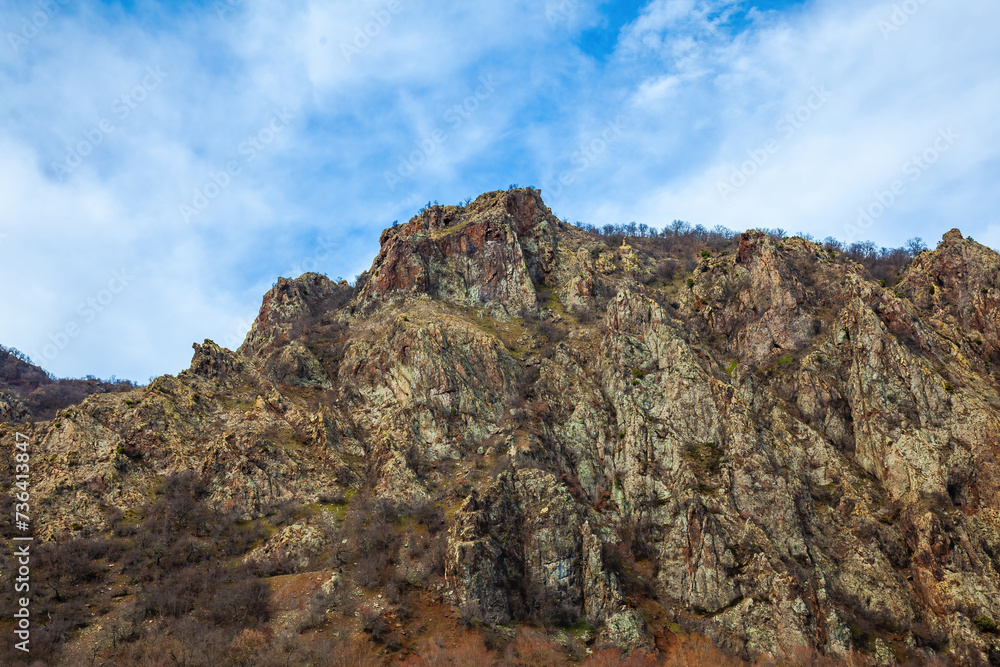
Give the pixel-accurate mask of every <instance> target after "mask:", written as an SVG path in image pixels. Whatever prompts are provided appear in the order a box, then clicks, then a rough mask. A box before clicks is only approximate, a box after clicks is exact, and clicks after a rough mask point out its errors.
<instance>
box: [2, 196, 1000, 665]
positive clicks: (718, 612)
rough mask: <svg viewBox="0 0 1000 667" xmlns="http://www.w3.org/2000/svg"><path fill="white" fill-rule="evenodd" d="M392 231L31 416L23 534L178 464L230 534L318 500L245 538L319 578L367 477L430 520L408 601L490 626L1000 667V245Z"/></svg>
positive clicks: (262, 554) (455, 224) (540, 230)
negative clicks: (357, 259) (237, 326)
mask: <svg viewBox="0 0 1000 667" xmlns="http://www.w3.org/2000/svg"><path fill="white" fill-rule="evenodd" d="M380 241H381V246H382V247H381V251H380V253H379V255H378V257H377V258H376V259H375V261H374V263H373V265H372V268H371V270H370V271H368V272H366V273H365V274H363V275H362V277H361V279H360V280H359V281H358V284H357V285H355V286H351V285H348V284H347V283H343V282H342V283H333V282H332V281H330V280H328V279H326V278H325V277H323V276H320V275H317V274H306V275H303V276H301V277H299V278H296V279H294V280H286V279H281V280H279V282H278V284H277V285H276V286H275V288H274V289H272V290H271V291H270V292H269V293H268V294H267V295H266V296H265V297H264V302H263V305H262V308H261V312H260V315H259V316H258V318H257V320H256V322H255V323H254V325H253V328H252V329H251V331H250V332H249V334H248V336H247V338H246V341H245V342H244V343H243V345H242V346H241V347H240V348H239V349H238V350H235V351H230V350H226V349H223V348H220V347H219V346H217V345H215V344H214V343H212V342H211V341H205V343H204V344H202V345H195V354H194V358H193V361H192V364H191V367H190V369H189V370H187V371H185V372H183V373H181V374H180V375H179V376H177V377H171V376H165V377H162V378H158V379H157V380H155V381H154V382H152V383H151V384H150V385H149V386H147V387H143V388H141V389H137V390H135V391H132V392H129V393H123V394H107V395H97V396H91V397H90V398H88V399H87V400H85V401H84V402H83V403H81V404H80V405H78V406H74V407H71V408H68V409H65V410H62V411H61V412H60V413H59V414H58V415H57V416H56V417H55V418H54V419H52V420H49V421H40V422H33V423H29V424H25V425H21V426H18V429H19V430H21V431H22V432H24V433H27V434H28V435H29V437H30V438H31V439H32V441H33V442H34V443H35V444H34V447H35V451H36V459H35V460H36V461H37V464H36V467H35V468H34V469H33V475H35V480H36V481H35V486H34V492H33V493H34V495H35V498H36V501H35V503H36V507H37V509H36V512H39V513H40V514H41V516H40V518H39V519H38V525H39V526H42V527H43V528H42V529H41V531H42V533H43V534H42V535H41V537H53V536H56V535H59V534H62V533H70V534H77V535H79V534H87V533H89V534H97V533H100V532H101V531H103V530H110V529H111V527H112V523H113V520H112V518H109V517H113V516H116V514H115V512H116V511H117V512H128V511H129V510H130V509H133V508H134V507H136V506H137V505H138V504H140V503H142V502H143V501H144V500H145V499H147V498H149V497H150V495H151V494H152V493H154V491H155V489H156V487H157V484H158V483H159V482H158V480H160V479H161V478H162V477H163V476H165V475H168V474H171V473H177V472H184V471H191V472H194V473H195V474H196V475H197V476H199V478H201V479H202V480H204V482H205V484H206V488H207V502H209V503H210V504H211V505H212V506H213V507H217V508H220V509H225V510H226V511H231V512H235V513H236V514H238V515H239V516H240V517H242V518H243V519H244V520H248V521H250V520H255V519H259V518H260V517H265V516H269V514H270V513H271V512H273V508H275V507H277V506H279V505H281V504H282V503H288V502H297V503H300V504H306V505H315V506H318V507H321V508H323V507H325V508H326V509H325V510H323V511H322V512H321V513H320V514H319V515H318V518H317V515H311V516H307V517H305V518H303V519H302V520H301V521H293V522H292V523H291V524H290V525H289V526H288V527H287V528H285V529H283V530H281V531H278V532H276V533H275V534H274V535H273V536H271V537H269V538H268V539H267V540H265V542H264V543H263V544H261V545H259V547H258V548H257V550H256V551H254V552H253V554H251V555H250V556H248V558H267V557H271V556H273V554H275V553H280V554H282V558H285V559H287V560H288V561H289V562H291V563H292V564H291V565H289V566H288V567H289V568H290V569H291V570H292V571H294V572H309V571H313V570H314V569H315V568H316V567H317V566H316V565H315V563H317V562H321V561H323V554H324V553H330V552H333V551H335V550H337V549H338V547H337V545H338V544H341V540H342V539H346V538H342V534H341V532H339V531H341V530H342V526H343V525H345V521H344V520H343V519H342V517H340V518H338V514H337V511H338V510H337V507H339V506H341V505H343V504H344V503H346V504H347V505H348V506H349V505H350V503H351V502H354V501H351V500H350V497H351V494H353V493H355V492H359V493H365V492H368V493H370V494H371V496H372V497H374V498H378V499H381V500H383V501H392V502H393V503H396V505H397V506H399V507H419V506H422V504H426V503H431V504H432V505H434V506H436V507H438V508H439V509H440V510H441V511H442V512H443V516H444V521H445V525H446V528H445V531H444V532H442V538H441V539H443V540H445V544H444V545H443V546H444V549H443V553H444V557H443V559H444V562H443V568H442V569H443V572H442V574H441V575H440V576H439V577H438V578H436V579H435V578H434V575H430V579H429V580H425V584H423V585H427V586H430V587H432V588H433V590H435V591H436V592H437V594H438V595H439V596H440V597H441V599H442V600H443V601H445V602H447V603H449V604H451V605H453V606H454V607H455V608H457V609H460V610H462V613H463V614H465V615H466V616H467V617H471V618H474V619H476V620H477V622H482V623H485V624H486V625H488V626H498V627H505V626H510V625H512V624H516V623H519V622H525V621H527V620H532V619H534V620H535V621H538V620H540V619H541V620H543V621H545V622H548V623H550V624H554V625H556V626H560V625H562V626H569V625H571V624H572V623H574V622H576V621H578V620H581V621H585V622H586V623H587V624H588V625H589V626H590V627H592V628H594V631H595V634H594V638H592V640H591V641H596V642H597V643H598V644H600V643H606V644H611V645H617V646H621V647H623V648H625V649H629V650H631V649H654V648H661V649H662V648H664V647H666V646H669V644H670V641H671V637H672V636H674V635H676V634H678V633H684V632H698V633H702V634H704V635H707V636H708V637H710V638H711V639H712V640H713V641H714V642H715V643H716V644H717V645H718V646H719V647H721V648H722V649H723V650H724V651H726V652H728V653H730V654H731V655H734V656H740V657H742V658H745V659H754V658H759V657H761V656H774V657H777V658H779V659H789V658H790V657H791V656H794V655H796V652H797V651H799V650H800V649H802V648H803V647H807V648H809V649H811V650H815V651H818V652H819V653H821V654H824V655H827V656H831V657H833V658H835V659H836V658H837V657H838V656H839V657H845V656H847V655H849V654H852V653H857V652H860V653H862V654H864V655H865V656H867V657H868V659H869V660H870V661H871V662H872V663H874V664H895V663H896V662H897V661H902V660H905V659H911V660H917V661H925V660H930V659H932V658H933V657H935V656H938V655H944V656H948V657H949V658H950V659H952V660H954V661H955V662H957V663H959V664H984V665H985V664H1000V636H998V635H997V634H996V630H995V628H996V625H995V623H993V619H1000V451H998V442H1000V440H998V436H1000V380H998V376H997V364H1000V328H998V327H1000V324H998V316H997V308H996V306H997V299H998V298H1000V255H997V253H995V252H994V251H992V250H990V249H988V248H985V247H984V246H981V245H979V244H977V243H975V242H973V241H972V240H969V239H965V238H963V237H962V235H961V233H960V232H958V231H957V230H952V231H951V232H949V233H948V234H946V235H945V236H944V239H943V241H942V242H941V244H940V245H939V246H938V248H937V249H936V250H934V251H932V252H930V251H928V252H924V253H921V254H918V255H917V256H916V257H915V258H914V259H913V260H912V262H911V263H910V264H909V266H908V267H907V268H906V269H905V271H904V272H903V273H902V275H901V276H900V279H899V280H898V281H897V282H896V283H895V284H891V285H883V284H880V283H879V281H877V280H875V279H874V278H873V277H872V276H871V275H870V274H869V273H868V272H867V270H866V269H865V268H864V266H862V265H861V264H858V263H856V262H851V261H845V260H844V258H843V257H841V256H839V254H838V253H837V252H836V251H834V250H830V249H828V248H825V247H823V246H821V245H819V244H816V243H813V242H811V241H808V240H804V239H800V238H786V239H776V238H773V237H771V236H769V235H767V234H764V233H762V232H757V231H749V232H746V233H744V234H742V235H740V236H738V237H737V238H736V239H734V240H733V242H732V244H730V246H729V247H728V248H727V249H723V250H717V251H714V252H713V251H709V250H707V249H706V250H705V251H703V252H701V253H700V255H698V257H697V264H696V266H695V267H694V270H693V271H692V272H691V273H686V272H685V273H681V274H680V275H676V276H668V277H664V276H663V274H662V273H658V271H657V268H658V266H660V264H661V262H663V261H664V258H665V257H669V252H666V254H664V252H665V251H662V250H658V249H657V248H656V247H655V246H654V245H653V244H650V243H647V242H646V241H645V240H643V239H629V238H626V239H620V238H619V239H615V240H614V242H613V243H609V242H608V240H607V239H604V238H600V237H595V236H594V235H592V234H589V233H586V232H584V231H582V230H580V229H578V228H576V227H574V226H572V225H569V224H567V223H565V222H562V221H560V220H559V219H558V218H556V217H555V216H554V215H553V214H552V212H551V211H550V210H549V209H548V208H547V207H546V206H545V204H544V203H543V201H542V199H541V197H540V193H539V192H538V191H535V190H532V189H520V190H512V191H507V192H494V193H487V194H485V195H482V196H480V197H479V198H478V199H476V200H475V201H474V202H471V203H470V204H468V205H466V206H463V207H455V206H448V207H437V206H435V207H431V208H429V209H427V210H425V211H423V212H422V213H421V214H420V215H418V216H415V217H414V218H413V219H412V220H410V221H409V222H407V223H406V224H403V225H400V226H398V227H392V228H390V229H387V230H385V232H383V234H382V236H381V239H380ZM11 429H12V427H11V426H8V425H4V426H2V427H0V437H3V438H7V437H8V436H9V435H11V433H12V430H11ZM331 497H336V498H346V499H347V500H344V501H339V500H338V501H337V503H334V504H332V505H331V504H330V503H329V502H328V501H329V498H331ZM338 503H339V504H338ZM407 544H409V543H407ZM408 548H410V547H407V546H404V545H399V546H398V550H397V551H396V552H394V553H393V554H392V557H393V559H394V562H396V563H397V564H399V567H400V568H402V569H404V570H406V569H407V568H410V569H413V568H416V567H417V560H416V558H415V557H411V556H410V555H408V554H409V552H408V551H407V549H408ZM324 567H325V566H324ZM331 569H332V572H331V576H335V577H349V576H351V569H350V563H341V564H339V565H335V566H333V567H332V568H331ZM407 571H409V570H407ZM423 576H426V575H421V577H423ZM4 585H7V583H4ZM331 613H335V610H334V611H331ZM991 624H992V625H991Z"/></svg>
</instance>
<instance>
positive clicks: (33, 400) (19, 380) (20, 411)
mask: <svg viewBox="0 0 1000 667" xmlns="http://www.w3.org/2000/svg"><path fill="white" fill-rule="evenodd" d="M134 388H135V385H134V384H132V383H131V382H128V381H113V382H103V381H101V380H98V379H96V378H87V379H83V380H71V379H66V380H57V379H55V378H53V377H50V376H49V375H48V374H47V373H46V372H45V371H44V370H43V369H42V368H40V367H38V366H36V365H35V364H33V363H31V360H30V359H28V358H27V357H26V356H24V355H23V354H21V353H20V352H18V351H17V350H14V349H10V350H9V349H7V348H4V347H2V346H0V421H4V422H10V423H20V422H24V421H31V420H38V419H43V420H44V419H51V418H52V417H53V416H54V415H55V413H56V412H58V411H59V410H61V409H63V408H66V407H69V406H71V405H76V404H77V403H79V402H80V401H82V400H83V399H84V398H86V397H87V396H90V395H91V394H104V393H109V392H120V391H129V390H132V389H134Z"/></svg>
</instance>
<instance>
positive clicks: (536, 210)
mask: <svg viewBox="0 0 1000 667" xmlns="http://www.w3.org/2000/svg"><path fill="white" fill-rule="evenodd" d="M561 224H562V223H560V222H559V220H558V218H556V217H555V216H554V215H553V214H552V212H551V211H550V210H549V208H548V207H547V206H545V203H544V202H543V201H542V199H541V193H540V191H538V190H534V189H531V188H524V189H515V190H508V191H497V192H489V193H486V194H483V195H480V196H479V197H478V198H477V199H476V200H475V201H473V202H470V203H468V204H466V205H463V206H437V205H434V206H430V207H429V208H427V209H425V210H424V211H422V212H421V213H420V214H419V215H417V216H414V217H413V218H412V219H411V220H410V221H409V222H407V223H406V224H405V225H401V226H396V227H390V228H389V229H386V230H385V231H384V232H382V235H381V237H380V242H381V246H382V248H381V251H380V252H379V255H378V257H377V258H376V259H375V262H374V264H373V265H372V270H371V273H370V275H369V276H368V283H367V285H366V286H365V289H364V292H363V298H364V299H365V300H367V301H371V300H373V299H376V298H378V297H381V296H384V295H387V294H390V293H393V292H408V293H418V294H428V295H432V296H438V297H441V298H444V299H447V300H449V301H452V302H455V303H460V304H463V305H494V306H498V307H500V308H501V309H503V310H505V311H506V312H508V313H514V312H517V311H519V310H520V309H523V308H530V307H532V306H533V305H534V303H535V294H534V287H533V285H534V284H537V283H544V282H545V280H546V276H547V275H548V273H549V272H550V271H551V269H552V268H553V266H552V265H553V262H552V259H553V253H554V252H555V248H556V243H557V234H556V232H557V230H558V228H559V226H560V225H561Z"/></svg>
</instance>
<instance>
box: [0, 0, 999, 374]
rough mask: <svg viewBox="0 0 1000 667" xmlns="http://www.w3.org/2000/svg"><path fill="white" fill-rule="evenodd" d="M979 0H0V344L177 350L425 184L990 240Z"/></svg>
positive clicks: (68, 353) (992, 14)
mask: <svg viewBox="0 0 1000 667" xmlns="http://www.w3.org/2000/svg"><path fill="white" fill-rule="evenodd" d="M997 25H1000V3H997V2H996V0H958V1H954V2H945V1H944V0H898V1H894V2H873V1H870V0H799V1H779V0H772V1H768V2H764V1H759V2H753V1H743V2H734V1H729V0H653V1H651V2H641V1H637V2H613V1H604V2H601V1H599V0H598V1H595V2H584V1H583V0H542V1H539V0H533V1H531V2H528V1H526V0H507V1H505V2H481V1H479V0H464V1H463V2H441V1H438V2H435V1H431V0H371V1H367V0H362V1H359V0H354V1H353V2H340V1H336V0H327V1H324V2H319V1H315V0H291V1H283V2H278V1H274V0H260V1H257V0H210V1H209V0H201V1H193V0H192V1H188V2H170V3H166V2H156V1H154V0H136V1H134V2H118V3H110V2H105V3H99V2H88V1H86V0H73V1H70V0H62V1H60V0H30V1H29V0H21V1H11V0H0V37H2V40H0V281H2V283H3V285H4V286H5V289H3V290H2V291H0V312H2V316H0V344H3V345H6V346H8V347H16V348H18V349H19V350H21V351H23V352H25V353H27V354H28V355H29V356H31V357H32V359H33V360H34V361H35V362H36V363H38V364H40V365H42V366H43V367H44V368H46V369H47V370H49V371H50V372H52V373H54V374H55V375H56V376H59V377H82V376H85V375H96V376H98V377H102V378H108V377H111V376H116V377H119V378H128V379H132V380H136V381H139V382H146V381H148V380H149V378H151V377H154V376H158V375H161V374H164V373H177V372H179V371H180V370H182V369H184V368H186V367H187V366H188V365H189V363H190V359H191V354H192V350H191V344H192V343H193V342H195V341H198V342H200V341H202V340H203V339H206V338H210V339H212V340H215V341H216V342H218V343H219V344H221V345H224V346H226V347H230V348H235V347H238V346H239V344H240V343H241V342H242V340H243V338H244V336H245V335H246V332H247V330H248V329H249V327H250V324H251V322H252V321H253V318H254V317H255V315H256V313H257V311H258V309H259V307H260V302H261V297H262V296H263V295H264V293H265V292H266V291H267V290H268V289H270V287H271V286H272V284H273V283H274V282H275V281H276V280H277V278H278V277H279V276H285V277H296V276H298V275H300V274H301V273H303V272H305V271H317V272H320V273H326V274H327V275H329V276H330V277H331V278H337V277H344V278H346V279H349V280H350V279H353V278H354V276H356V275H357V274H359V273H360V272H361V271H362V270H364V269H367V268H368V267H369V266H370V265H371V262H372V260H373V258H374V257H375V255H376V254H377V252H378V249H379V248H378V237H379V232H380V231H381V230H382V229H384V228H385V227H387V226H388V225H391V224H392V222H393V221H394V220H399V221H405V220H407V219H409V218H410V217H411V216H413V215H414V214H415V213H417V211H418V210H419V209H420V208H421V207H422V206H423V205H424V204H426V203H427V202H431V201H439V202H440V203H442V204H447V203H459V202H460V201H462V200H464V199H465V198H467V197H475V196H477V195H478V194H480V193H482V192H486V191H489V190H496V189H504V188H507V187H508V186H509V185H511V184H519V185H521V186H527V185H531V186H534V187H538V188H540V189H541V190H542V196H543V198H544V199H545V201H546V203H547V204H548V205H549V206H550V207H551V208H552V210H553V212H554V213H555V214H556V215H558V216H559V217H561V218H565V219H567V220H569V221H571V222H578V221H579V222H584V223H592V224H596V225H603V224H606V223H627V222H631V221H636V222H642V223H646V224H648V225H650V226H653V227H662V226H663V225H665V224H668V223H669V222H671V221H672V220H675V219H681V220H686V221H688V222H690V223H691V224H693V225H697V224H701V225H704V226H705V227H708V228H713V227H715V226H716V225H724V226H726V227H729V228H730V229H733V230H735V231H742V230H745V229H748V228H752V227H767V228H782V229H785V230H787V231H788V232H789V233H804V234H811V235H812V236H814V237H816V238H825V237H827V236H833V237H836V238H838V239H841V240H845V241H858V240H871V241H874V242H875V243H877V244H879V245H882V246H889V247H893V246H899V245H902V244H903V243H904V242H905V241H906V240H907V239H909V238H911V237H914V236H919V237H922V238H923V239H924V240H925V241H927V243H928V244H929V245H930V246H931V247H933V246H934V245H935V244H936V243H937V242H938V241H939V240H940V238H941V235H942V234H943V233H945V232H946V231H948V230H949V229H951V228H953V227H958V228H960V229H961V230H962V231H963V232H964V233H965V234H966V235H967V236H972V237H974V238H975V239H976V240H978V241H980V242H982V243H986V244H987V245H990V246H991V247H994V248H1000V213H998V211H1000V188H998V187H996V183H997V181H998V176H1000V124H998V123H997V122H996V120H995V116H996V112H997V109H998V107H1000V76H998V74H997V72H998V71H1000V68H998V65H1000V40H997V39H996V35H995V32H996V26H997Z"/></svg>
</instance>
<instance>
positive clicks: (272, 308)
mask: <svg viewBox="0 0 1000 667" xmlns="http://www.w3.org/2000/svg"><path fill="white" fill-rule="evenodd" d="M353 294H354V290H353V289H352V288H351V286H350V285H348V284H347V282H346V281H340V282H339V283H337V282H334V281H332V280H330V279H329V278H327V277H326V276H324V275H321V274H319V273H304V274H302V275H301V276H299V277H298V278H295V279H289V278H278V281H277V282H276V283H275V284H274V287H272V288H271V290H270V291H268V293H267V294H265V295H264V299H263V302H262V303H261V307H260V312H259V313H258V315H257V319H256V320H255V321H254V323H253V325H252V327H251V328H250V331H249V333H247V337H246V340H244V342H243V345H242V346H241V347H240V352H242V353H244V354H248V355H256V356H260V355H262V354H264V353H265V352H267V351H269V350H271V349H273V348H274V347H276V346H280V345H281V344H285V343H288V342H290V341H291V339H292V337H293V336H292V334H293V333H294V329H295V325H296V323H300V322H302V321H303V320H306V319H309V318H315V317H318V316H320V315H322V314H323V313H326V312H329V311H331V310H336V309H337V308H339V307H341V306H342V305H344V304H345V303H347V301H349V300H350V298H351V296H353Z"/></svg>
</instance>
